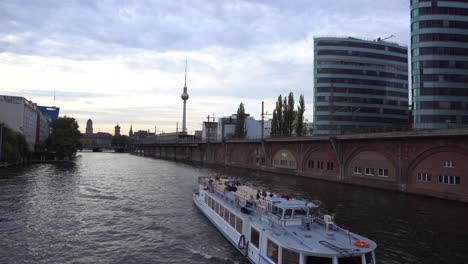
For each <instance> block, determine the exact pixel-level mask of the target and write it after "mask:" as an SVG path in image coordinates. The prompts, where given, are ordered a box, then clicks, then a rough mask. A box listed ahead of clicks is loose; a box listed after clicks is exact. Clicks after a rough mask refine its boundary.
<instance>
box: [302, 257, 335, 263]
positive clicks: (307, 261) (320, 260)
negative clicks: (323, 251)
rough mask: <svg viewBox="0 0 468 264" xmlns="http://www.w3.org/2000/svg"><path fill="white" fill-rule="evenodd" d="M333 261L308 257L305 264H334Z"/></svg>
mask: <svg viewBox="0 0 468 264" xmlns="http://www.w3.org/2000/svg"><path fill="white" fill-rule="evenodd" d="M332 263H333V259H331V258H322V257H315V256H307V258H306V262H305V264H332Z"/></svg>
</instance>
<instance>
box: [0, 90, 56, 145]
mask: <svg viewBox="0 0 468 264" xmlns="http://www.w3.org/2000/svg"><path fill="white" fill-rule="evenodd" d="M57 113H58V112H57ZM50 122H51V118H50V117H48V116H46V115H44V114H43V113H42V112H41V111H39V110H38V106H37V105H36V104H35V103H33V102H32V101H29V100H27V99H26V98H24V97H18V96H6V95H0V123H4V124H5V125H6V126H8V127H9V128H11V129H13V130H15V131H17V132H19V133H21V134H23V135H24V137H25V138H26V141H27V142H28V145H29V148H30V149H31V150H33V149H34V146H35V145H36V144H39V143H44V141H45V140H46V139H47V137H48V136H49V134H50V129H49V125H50Z"/></svg>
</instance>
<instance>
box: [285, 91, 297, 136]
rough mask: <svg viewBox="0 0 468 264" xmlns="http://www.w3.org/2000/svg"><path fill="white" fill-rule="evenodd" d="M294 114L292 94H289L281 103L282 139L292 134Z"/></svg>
mask: <svg viewBox="0 0 468 264" xmlns="http://www.w3.org/2000/svg"><path fill="white" fill-rule="evenodd" d="M295 116H296V113H295V111H294V94H293V93H292V92H290V93H289V95H288V97H287V101H286V97H285V98H284V103H283V133H282V135H283V136H284V137H290V136H291V135H292V132H293V131H294V126H293V124H294V119H295Z"/></svg>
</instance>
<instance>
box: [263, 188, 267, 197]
mask: <svg viewBox="0 0 468 264" xmlns="http://www.w3.org/2000/svg"><path fill="white" fill-rule="evenodd" d="M262 196H263V197H267V193H266V191H265V189H263V190H262Z"/></svg>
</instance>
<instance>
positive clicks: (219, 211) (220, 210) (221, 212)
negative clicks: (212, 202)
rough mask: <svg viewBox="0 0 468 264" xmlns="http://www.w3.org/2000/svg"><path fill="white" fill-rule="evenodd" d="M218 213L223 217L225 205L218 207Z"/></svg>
mask: <svg viewBox="0 0 468 264" xmlns="http://www.w3.org/2000/svg"><path fill="white" fill-rule="evenodd" d="M218 209H219V210H218V214H219V215H220V216H221V217H222V216H223V214H224V207H223V206H222V205H219V208H218Z"/></svg>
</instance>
